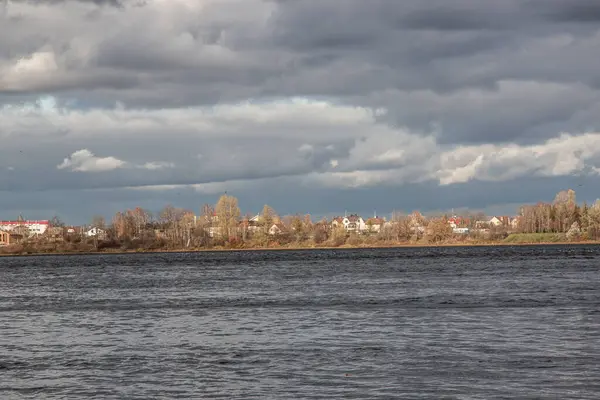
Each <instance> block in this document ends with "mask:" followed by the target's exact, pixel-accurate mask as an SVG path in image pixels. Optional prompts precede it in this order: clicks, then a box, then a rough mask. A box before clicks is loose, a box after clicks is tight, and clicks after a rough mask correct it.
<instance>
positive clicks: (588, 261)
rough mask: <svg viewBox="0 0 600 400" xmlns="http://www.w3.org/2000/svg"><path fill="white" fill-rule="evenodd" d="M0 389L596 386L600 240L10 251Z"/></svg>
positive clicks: (258, 391)
mask: <svg viewBox="0 0 600 400" xmlns="http://www.w3.org/2000/svg"><path fill="white" fill-rule="evenodd" d="M0 398H2V399H5V400H10V399H22V398H31V399H63V398H64V399H154V398H194V399H199V398H207V399H208V398H210V399H291V398H294V399H323V398H327V399H367V398H368V399H384V398H385V399H387V398H411V399H413V398H431V399H440V398H448V399H494V398H511V399H518V398H537V399H546V398H547V399H594V400H597V399H599V398H600V246H537V247H536V246H531V247H527V246H525V247H464V248H462V247H448V248H418V249H410V248H401V249H377V250H314V251H313V250H308V251H270V252H263V251H248V252H206V253H188V254H185V253H170V254H124V255H88V256H78V255H73V256H39V257H2V258H0Z"/></svg>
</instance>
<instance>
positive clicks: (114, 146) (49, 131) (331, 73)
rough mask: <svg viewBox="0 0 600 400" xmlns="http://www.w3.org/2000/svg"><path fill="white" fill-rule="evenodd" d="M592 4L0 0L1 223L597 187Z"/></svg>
mask: <svg viewBox="0 0 600 400" xmlns="http://www.w3.org/2000/svg"><path fill="white" fill-rule="evenodd" d="M598 54H600V2H599V1H597V0H490V1H480V0H429V1H426V2H425V1H422V0H403V1H401V2H400V1H390V0H369V1H364V0H343V1H342V0H318V1H317V0H298V1H291V0H146V1H143V0H120V1H119V0H105V1H102V0H95V1H83V0H81V1H74V0H73V1H68V0H64V1H59V0H44V1H41V0H39V1H34V0H29V1H10V0H0V219H14V218H16V217H17V216H18V215H19V214H22V215H23V216H24V217H25V218H29V219H42V218H44V219H50V218H52V216H54V215H58V216H60V217H61V218H62V219H63V220H65V221H67V222H70V223H86V222H89V221H90V220H91V218H92V216H94V215H104V216H106V217H107V218H108V217H110V216H111V215H112V214H114V213H115V212H116V211H119V210H124V209H127V208H132V207H136V206H140V207H143V208H147V209H149V210H152V211H158V210H160V208H162V207H163V206H165V205H166V204H172V205H174V206H177V207H184V208H188V209H191V210H193V211H196V212H198V213H199V210H200V207H201V206H202V204H204V203H213V204H214V203H215V202H216V200H217V199H218V197H219V196H220V195H221V194H223V193H224V192H225V191H226V192H227V193H228V194H231V195H234V196H236V197H237V198H238V199H239V202H240V206H241V209H242V212H243V213H253V214H254V213H257V212H259V211H260V210H261V209H262V206H263V205H264V204H269V205H271V206H272V207H273V208H274V209H275V210H276V211H278V212H279V213H280V214H295V213H302V214H304V213H311V214H313V215H335V214H343V213H344V212H349V213H350V212H358V213H362V214H366V215H371V214H374V213H377V214H379V215H386V214H388V213H390V212H392V211H393V210H398V211H405V212H410V211H412V210H415V209H420V210H422V211H424V212H427V211H430V212H434V211H447V210H451V209H452V208H454V209H464V208H469V209H473V210H484V211H485V212H487V213H488V214H494V213H500V214H514V213H515V212H516V210H517V207H518V205H519V204H523V203H535V202H537V201H551V200H552V199H553V197H554V194H555V193H556V192H558V191H560V190H564V189H568V188H572V189H574V190H576V192H577V197H578V200H579V201H584V200H585V201H588V202H591V201H593V200H595V199H596V198H597V197H600V190H598V188H599V187H600V57H598Z"/></svg>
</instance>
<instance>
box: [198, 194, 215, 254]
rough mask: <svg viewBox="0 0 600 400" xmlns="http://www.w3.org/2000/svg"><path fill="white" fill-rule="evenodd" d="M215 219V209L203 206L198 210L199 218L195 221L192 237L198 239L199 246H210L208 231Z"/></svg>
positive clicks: (210, 206) (207, 205)
mask: <svg viewBox="0 0 600 400" xmlns="http://www.w3.org/2000/svg"><path fill="white" fill-rule="evenodd" d="M214 217H215V208H214V207H213V206H212V205H210V204H204V205H203V206H202V207H201V208H200V218H198V220H197V221H196V227H195V230H194V236H196V237H197V238H198V239H199V242H200V243H199V244H200V246H203V247H207V246H209V245H210V233H209V232H210V230H211V227H212V226H213V222H214Z"/></svg>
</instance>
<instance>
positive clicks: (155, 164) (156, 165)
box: [140, 161, 175, 170]
mask: <svg viewBox="0 0 600 400" xmlns="http://www.w3.org/2000/svg"><path fill="white" fill-rule="evenodd" d="M140 168H143V169H149V170H157V169H166V168H175V164H174V163H171V162H164V161H152V162H147V163H145V164H142V165H140Z"/></svg>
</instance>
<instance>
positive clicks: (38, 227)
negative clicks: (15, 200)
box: [0, 215, 50, 236]
mask: <svg viewBox="0 0 600 400" xmlns="http://www.w3.org/2000/svg"><path fill="white" fill-rule="evenodd" d="M49 226H50V221H48V220H27V219H24V218H23V217H22V216H21V215H19V218H17V219H16V220H14V221H0V230H2V231H4V232H11V231H14V230H15V229H16V230H17V231H19V234H22V235H23V236H32V235H41V234H43V233H44V232H46V230H47V229H48V227H49Z"/></svg>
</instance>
